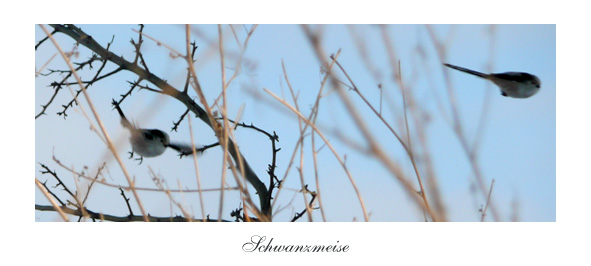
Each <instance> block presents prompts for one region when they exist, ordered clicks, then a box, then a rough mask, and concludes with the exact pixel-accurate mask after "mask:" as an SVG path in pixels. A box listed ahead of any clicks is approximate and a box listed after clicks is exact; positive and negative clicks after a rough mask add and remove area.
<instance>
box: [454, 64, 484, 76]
mask: <svg viewBox="0 0 591 266" xmlns="http://www.w3.org/2000/svg"><path fill="white" fill-rule="evenodd" d="M443 65H444V66H446V67H449V68H453V69H455V70H459V71H462V72H466V73H468V74H472V75H474V76H478V77H481V78H488V76H489V75H487V74H484V73H481V72H478V71H474V70H470V69H467V68H463V67H459V66H454V65H450V64H445V63H444V64H443Z"/></svg>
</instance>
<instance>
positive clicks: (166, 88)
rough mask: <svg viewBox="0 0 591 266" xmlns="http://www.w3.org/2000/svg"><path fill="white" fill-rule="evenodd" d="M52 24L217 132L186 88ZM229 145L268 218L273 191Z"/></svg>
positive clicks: (72, 30) (71, 28)
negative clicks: (172, 100)
mask: <svg viewBox="0 0 591 266" xmlns="http://www.w3.org/2000/svg"><path fill="white" fill-rule="evenodd" d="M50 26H51V27H53V28H54V29H55V30H56V32H61V33H64V34H66V35H68V36H70V37H71V38H72V39H74V40H76V41H77V42H78V43H80V44H81V45H83V46H85V47H87V48H88V49H90V50H92V51H93V52H95V53H96V54H98V55H99V56H100V57H101V58H103V59H106V60H108V61H110V62H112V63H114V64H116V65H118V66H119V68H121V69H123V70H128V71H131V72H133V73H135V74H136V75H138V77H139V79H140V80H147V81H149V82H150V83H152V84H154V85H155V86H156V87H158V88H159V89H160V90H162V91H161V93H162V94H166V95H169V96H171V97H173V98H175V99H177V100H178V101H180V102H181V103H183V104H184V105H185V106H186V107H187V108H188V109H189V110H191V111H192V112H193V113H195V114H196V115H197V116H198V117H199V118H200V119H201V120H202V121H203V122H205V124H207V125H209V126H210V127H211V128H212V129H213V130H214V132H215V129H214V127H213V126H212V125H213V124H215V123H212V121H210V120H209V117H208V116H207V113H206V112H205V110H203V108H201V107H200V106H198V105H197V104H195V102H194V101H193V100H192V99H191V98H190V97H189V95H188V94H187V93H186V92H181V91H179V90H177V89H175V88H174V87H173V86H171V85H170V84H168V83H167V82H166V81H164V80H162V79H161V78H159V77H157V76H156V75H154V74H152V73H150V72H149V71H147V70H145V69H144V68H142V67H141V66H139V65H137V64H134V63H132V62H129V61H127V60H125V59H124V58H123V57H121V56H118V55H116V54H114V53H112V52H110V51H108V50H107V49H105V48H104V47H102V46H101V45H100V44H98V43H97V42H96V41H95V40H94V39H93V38H92V37H91V36H90V35H88V34H86V33H84V32H83V31H82V30H81V29H80V28H78V27H76V26H74V25H57V24H51V25H50ZM227 149H228V152H229V153H230V155H231V156H232V158H233V159H234V162H235V163H236V165H243V166H244V175H245V178H246V180H248V181H249V182H250V183H251V184H252V185H253V187H254V188H255V190H256V191H257V195H258V196H259V200H260V205H261V210H260V211H261V213H262V214H263V215H264V216H266V217H267V218H268V220H270V219H271V213H272V212H271V204H270V198H271V195H270V193H269V191H268V190H267V187H266V186H265V184H264V183H263V182H262V181H261V180H260V179H259V177H258V176H257V175H256V173H255V172H254V171H253V170H252V168H251V167H250V165H249V164H248V162H247V161H246V159H245V158H244V157H243V156H242V154H240V153H239V152H237V149H236V147H235V144H234V142H233V141H232V140H231V139H230V140H229V141H228V147H227Z"/></svg>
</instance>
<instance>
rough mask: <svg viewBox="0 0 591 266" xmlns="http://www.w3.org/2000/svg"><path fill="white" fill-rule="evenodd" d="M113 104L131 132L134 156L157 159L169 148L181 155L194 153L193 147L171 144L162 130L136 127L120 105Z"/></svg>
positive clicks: (122, 121)
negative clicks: (135, 154)
mask: <svg viewBox="0 0 591 266" xmlns="http://www.w3.org/2000/svg"><path fill="white" fill-rule="evenodd" d="M112 104H113V106H115V109H117V112H119V116H121V125H123V127H125V128H127V129H129V132H130V133H131V137H129V142H131V147H132V149H133V151H132V156H133V153H134V152H135V153H137V154H138V155H140V156H142V157H156V156H158V155H160V154H162V153H164V151H165V150H166V148H167V147H170V148H172V149H175V150H177V151H179V152H181V155H189V154H192V153H193V148H192V146H191V145H184V144H178V143H170V138H169V137H168V134H166V133H165V132H164V131H162V130H159V129H143V128H138V127H136V126H134V125H133V124H132V123H131V122H129V120H127V118H126V117H125V115H124V114H123V111H121V108H119V104H118V103H117V102H116V101H115V100H113V103H112Z"/></svg>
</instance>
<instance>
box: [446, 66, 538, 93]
mask: <svg viewBox="0 0 591 266" xmlns="http://www.w3.org/2000/svg"><path fill="white" fill-rule="evenodd" d="M443 65H444V66H446V67H449V68H452V69H455V70H459V71H462V72H465V73H468V74H472V75H474V76H477V77H480V78H483V79H487V80H490V81H492V82H493V83H494V84H495V85H497V86H498V87H499V88H500V89H501V95H503V96H505V97H512V98H529V97H531V96H533V95H534V94H536V93H537V92H538V91H540V85H541V82H540V79H539V78H538V77H536V76H534V75H532V74H529V73H524V72H504V73H491V74H485V73H481V72H478V71H474V70H471V69H467V68H463V67H459V66H454V65H452V64H446V63H444V64H443Z"/></svg>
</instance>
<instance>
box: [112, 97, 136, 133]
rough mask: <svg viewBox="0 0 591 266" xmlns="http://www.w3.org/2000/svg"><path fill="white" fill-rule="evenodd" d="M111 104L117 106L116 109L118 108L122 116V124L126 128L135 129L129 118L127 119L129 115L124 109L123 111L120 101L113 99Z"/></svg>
mask: <svg viewBox="0 0 591 266" xmlns="http://www.w3.org/2000/svg"><path fill="white" fill-rule="evenodd" d="M111 104H113V106H115V109H117V112H119V115H120V116H121V124H122V125H123V126H124V127H126V128H129V129H134V126H133V125H132V124H131V123H130V122H129V120H127V117H125V115H124V114H123V111H121V108H119V103H117V101H115V99H113V102H112V103H111Z"/></svg>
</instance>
